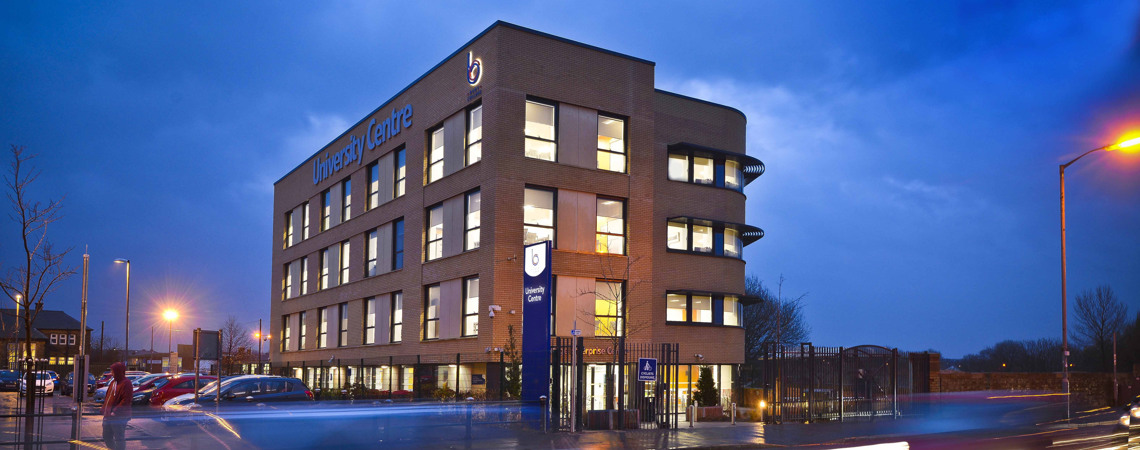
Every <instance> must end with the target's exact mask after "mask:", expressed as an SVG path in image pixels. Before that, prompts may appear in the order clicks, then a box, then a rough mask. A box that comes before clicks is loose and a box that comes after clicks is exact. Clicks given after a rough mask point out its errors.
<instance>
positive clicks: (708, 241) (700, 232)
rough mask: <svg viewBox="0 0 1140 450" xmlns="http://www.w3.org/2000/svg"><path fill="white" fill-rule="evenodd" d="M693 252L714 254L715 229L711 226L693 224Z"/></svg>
mask: <svg viewBox="0 0 1140 450" xmlns="http://www.w3.org/2000/svg"><path fill="white" fill-rule="evenodd" d="M693 251H696V252H704V253H712V251H713V229H712V227H710V226H705V225H697V224H693Z"/></svg>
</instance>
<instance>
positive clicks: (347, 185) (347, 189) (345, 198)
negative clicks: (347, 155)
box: [340, 178, 352, 222]
mask: <svg viewBox="0 0 1140 450" xmlns="http://www.w3.org/2000/svg"><path fill="white" fill-rule="evenodd" d="M340 187H341V191H340V194H341V213H340V221H341V222H344V221H346V220H348V219H350V218H352V180H350V179H348V178H345V179H344V183H341V184H340Z"/></svg>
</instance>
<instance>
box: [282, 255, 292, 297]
mask: <svg viewBox="0 0 1140 450" xmlns="http://www.w3.org/2000/svg"><path fill="white" fill-rule="evenodd" d="M292 264H293V263H291V262H290V263H285V266H284V267H283V268H282V270H281V300H289V299H290V298H291V297H289V291H291V290H293V274H292V273H290V271H289V266H291V265H292Z"/></svg>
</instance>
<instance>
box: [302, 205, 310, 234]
mask: <svg viewBox="0 0 1140 450" xmlns="http://www.w3.org/2000/svg"><path fill="white" fill-rule="evenodd" d="M301 217H302V220H301V239H308V238H309V202H305V203H303V204H301Z"/></svg>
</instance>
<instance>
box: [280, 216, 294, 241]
mask: <svg viewBox="0 0 1140 450" xmlns="http://www.w3.org/2000/svg"><path fill="white" fill-rule="evenodd" d="M282 240H283V241H284V242H282V244H281V248H289V245H290V244H292V243H293V211H289V212H287V213H285V232H284V236H282Z"/></svg>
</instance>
